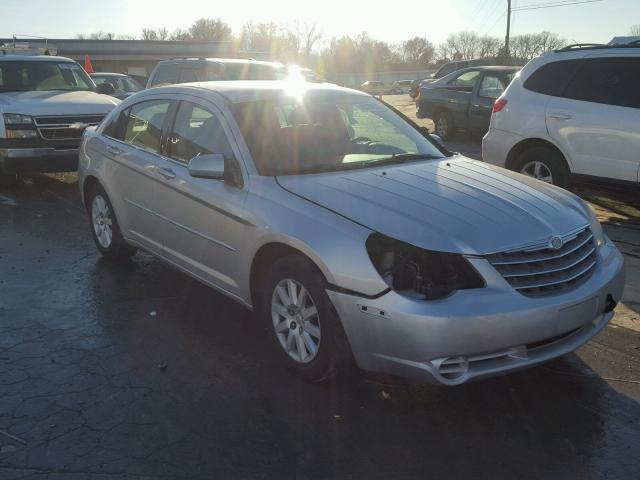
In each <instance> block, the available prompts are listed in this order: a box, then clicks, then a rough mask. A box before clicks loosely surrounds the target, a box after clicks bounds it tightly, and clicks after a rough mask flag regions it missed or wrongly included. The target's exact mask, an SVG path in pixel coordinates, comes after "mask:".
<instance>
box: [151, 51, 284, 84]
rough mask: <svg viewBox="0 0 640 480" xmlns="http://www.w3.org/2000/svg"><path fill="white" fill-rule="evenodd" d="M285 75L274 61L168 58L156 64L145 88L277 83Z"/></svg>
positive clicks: (280, 65)
mask: <svg viewBox="0 0 640 480" xmlns="http://www.w3.org/2000/svg"><path fill="white" fill-rule="evenodd" d="M287 74H288V70H287V68H286V67H285V66H284V65H282V64H281V63H277V62H261V61H258V60H245V59H241V58H172V59H171V60H163V61H161V62H158V64H157V65H156V67H155V68H154V69H153V72H151V75H150V76H149V80H148V82H147V88H151V87H158V86H162V85H172V84H175V83H189V82H207V81H220V80H280V79H283V78H286V77H287Z"/></svg>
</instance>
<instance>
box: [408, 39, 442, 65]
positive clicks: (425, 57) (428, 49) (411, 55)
mask: <svg viewBox="0 0 640 480" xmlns="http://www.w3.org/2000/svg"><path fill="white" fill-rule="evenodd" d="M399 53H400V55H401V57H402V61H403V62H405V63H421V64H426V63H429V62H431V61H432V60H433V58H434V57H435V53H436V49H435V47H434V46H433V43H431V42H430V41H429V40H427V39H426V38H423V37H413V38H411V39H409V40H405V41H404V42H402V43H401V44H400V48H399Z"/></svg>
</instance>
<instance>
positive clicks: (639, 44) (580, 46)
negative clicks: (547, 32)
mask: <svg viewBox="0 0 640 480" xmlns="http://www.w3.org/2000/svg"><path fill="white" fill-rule="evenodd" d="M601 48H640V40H633V41H632V42H629V43H615V44H604V43H576V44H573V45H567V46H566V47H563V48H559V49H558V50H554V52H555V53H561V52H571V51H573V50H598V49H601Z"/></svg>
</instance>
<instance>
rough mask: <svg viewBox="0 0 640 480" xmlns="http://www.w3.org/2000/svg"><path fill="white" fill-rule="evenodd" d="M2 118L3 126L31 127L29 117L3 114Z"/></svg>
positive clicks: (31, 121) (31, 120)
mask: <svg viewBox="0 0 640 480" xmlns="http://www.w3.org/2000/svg"><path fill="white" fill-rule="evenodd" d="M3 116H4V123H5V125H33V118H31V117H30V116H29V115H22V114H20V113H5V114H4V115H3Z"/></svg>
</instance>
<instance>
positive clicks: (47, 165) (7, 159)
mask: <svg viewBox="0 0 640 480" xmlns="http://www.w3.org/2000/svg"><path fill="white" fill-rule="evenodd" d="M77 169H78V149H77V148H64V149H56V148H52V147H41V148H0V172H2V173H36V172H71V171H75V170H77Z"/></svg>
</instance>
